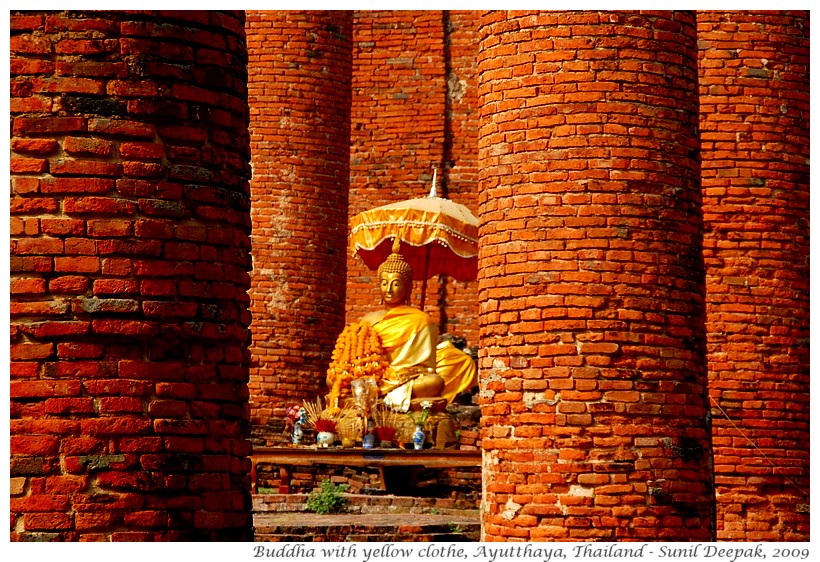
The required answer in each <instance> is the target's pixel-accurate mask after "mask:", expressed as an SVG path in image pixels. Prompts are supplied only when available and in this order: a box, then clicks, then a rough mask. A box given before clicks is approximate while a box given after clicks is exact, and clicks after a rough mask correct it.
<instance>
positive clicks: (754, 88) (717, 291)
mask: <svg viewBox="0 0 820 562" xmlns="http://www.w3.org/2000/svg"><path fill="white" fill-rule="evenodd" d="M697 17H698V40H699V47H700V93H701V98H700V111H701V117H700V127H701V139H702V143H701V146H702V151H703V194H704V195H703V211H704V229H705V232H704V257H705V264H706V289H707V292H706V295H707V309H706V310H707V323H706V327H707V330H708V340H707V341H708V359H709V387H710V395H711V397H712V399H713V403H712V406H713V410H712V418H713V424H714V430H713V433H714V436H713V442H714V452H715V487H716V495H717V529H718V539H721V540H745V541H779V540H786V541H807V540H809V513H808V511H809V507H808V505H809V67H808V64H809V18H808V13H807V12H803V13H800V12H797V13H792V12H699V13H698V16H697Z"/></svg>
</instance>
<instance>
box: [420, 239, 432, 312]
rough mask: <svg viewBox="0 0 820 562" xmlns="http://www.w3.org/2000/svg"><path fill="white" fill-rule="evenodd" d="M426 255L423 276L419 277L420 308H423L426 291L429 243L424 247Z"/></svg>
mask: <svg viewBox="0 0 820 562" xmlns="http://www.w3.org/2000/svg"><path fill="white" fill-rule="evenodd" d="M425 250H426V254H427V255H426V257H425V258H424V277H422V279H421V309H422V310H424V296H425V294H426V293H427V271H428V268H429V266H430V245H429V244H428V245H427V247H426V248H425Z"/></svg>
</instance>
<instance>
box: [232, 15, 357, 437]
mask: <svg viewBox="0 0 820 562" xmlns="http://www.w3.org/2000/svg"><path fill="white" fill-rule="evenodd" d="M352 22H353V14H352V12H343V11H314V12H306V11H300V12H295V11H290V12H285V11H279V12H250V13H249V14H248V22H247V30H248V50H249V59H250V64H251V72H250V76H249V85H248V90H249V103H250V107H251V125H250V130H251V149H252V153H253V159H252V163H253V180H252V183H251V196H252V199H253V205H252V213H251V215H252V218H253V236H252V243H253V266H254V267H253V272H252V274H251V291H250V295H251V312H252V314H253V323H252V326H251V331H252V332H253V343H252V345H251V354H252V366H251V384H250V392H251V412H252V413H251V419H252V423H253V425H254V430H255V431H257V436H258V437H259V438H260V439H261V440H263V441H266V442H268V443H269V444H270V443H271V442H272V441H273V442H275V441H276V440H282V439H286V438H287V437H286V436H284V435H282V421H283V417H284V413H285V410H286V408H287V407H288V406H290V405H291V404H294V403H301V402H302V400H303V399H305V398H308V399H312V398H313V397H314V396H316V395H317V394H320V393H321V394H324V393H325V392H327V390H326V388H325V382H324V380H325V376H326V372H327V366H328V364H329V363H330V354H331V352H332V351H333V346H334V343H335V341H336V337H337V336H338V335H339V333H340V332H341V331H342V329H343V328H344V302H345V276H346V265H345V264H346V257H347V256H346V254H347V251H346V248H347V198H348V187H349V184H350V178H349V170H350V145H349V142H350V96H351V92H350V83H351V72H352V70H351V69H352V39H351V37H352Z"/></svg>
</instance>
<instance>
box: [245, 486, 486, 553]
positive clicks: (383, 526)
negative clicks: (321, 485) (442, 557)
mask: <svg viewBox="0 0 820 562" xmlns="http://www.w3.org/2000/svg"><path fill="white" fill-rule="evenodd" d="M345 497H346V498H347V500H348V507H347V509H346V511H345V512H344V513H340V514H335V515H318V514H315V513H310V512H307V511H306V510H307V507H306V502H307V494H255V495H254V496H253V511H254V516H253V522H254V540H255V541H258V542H354V541H356V542H373V541H380V542H464V541H478V540H479V539H480V533H481V524H480V518H479V511H478V509H476V508H475V502H472V501H467V500H457V499H449V498H412V497H406V496H369V495H360V494H345Z"/></svg>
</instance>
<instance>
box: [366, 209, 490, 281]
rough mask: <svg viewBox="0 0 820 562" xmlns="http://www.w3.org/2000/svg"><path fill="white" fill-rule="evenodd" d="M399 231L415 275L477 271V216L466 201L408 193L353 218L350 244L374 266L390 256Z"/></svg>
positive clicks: (465, 276) (462, 275)
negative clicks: (406, 197)
mask: <svg viewBox="0 0 820 562" xmlns="http://www.w3.org/2000/svg"><path fill="white" fill-rule="evenodd" d="M396 237H399V239H400V242H401V249H400V252H401V255H402V256H403V257H404V259H406V260H407V262H408V263H409V264H410V266H411V267H412V268H413V279H416V280H425V279H429V278H430V277H433V276H434V275H440V274H444V275H449V276H451V277H454V278H455V279H458V280H459V281H471V280H473V279H475V278H476V276H477V274H478V219H477V218H476V217H475V215H473V214H472V213H471V212H470V210H469V209H468V208H467V207H465V206H464V205H460V204H458V203H455V202H453V201H450V200H449V199H444V198H441V197H435V196H432V197H422V198H419V199H408V200H406V201H400V202H398V203H390V204H389V205H383V206H381V207H376V208H375V209H370V210H369V211H364V212H363V213H359V214H358V215H356V216H355V217H353V220H352V222H351V232H350V240H351V247H352V249H353V251H354V252H355V253H356V254H357V255H358V256H359V257H360V258H361V259H362V261H364V263H365V265H367V267H368V268H370V269H371V270H375V269H378V267H379V265H381V263H382V262H384V260H386V259H387V256H388V255H390V252H391V251H392V245H393V240H394V239H395V238H396Z"/></svg>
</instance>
